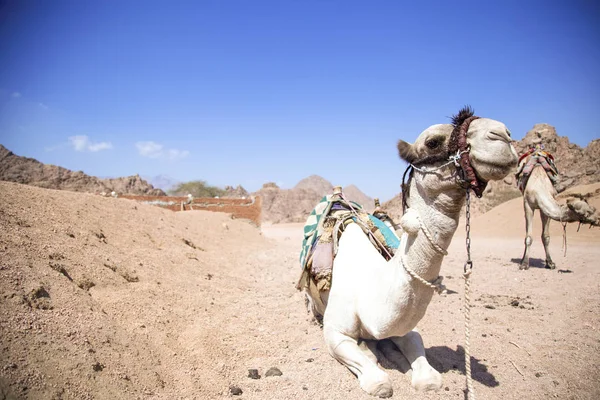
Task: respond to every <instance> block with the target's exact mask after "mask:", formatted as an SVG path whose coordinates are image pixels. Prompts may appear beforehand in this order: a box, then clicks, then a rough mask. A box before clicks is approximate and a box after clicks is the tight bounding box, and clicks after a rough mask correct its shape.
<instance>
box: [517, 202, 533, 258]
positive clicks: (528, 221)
mask: <svg viewBox="0 0 600 400" xmlns="http://www.w3.org/2000/svg"><path fill="white" fill-rule="evenodd" d="M523 208H524V209H525V251H524V252H523V258H521V266H520V267H519V269H529V249H530V248H531V243H533V239H532V238H531V231H532V225H533V224H532V222H533V221H532V220H533V208H531V206H530V205H529V203H527V200H525V198H523Z"/></svg>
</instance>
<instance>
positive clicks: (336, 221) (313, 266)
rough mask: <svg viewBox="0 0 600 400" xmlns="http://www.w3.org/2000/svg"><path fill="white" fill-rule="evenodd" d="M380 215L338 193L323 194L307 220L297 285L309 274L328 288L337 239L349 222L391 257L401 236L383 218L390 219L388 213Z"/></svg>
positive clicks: (301, 285)
mask: <svg viewBox="0 0 600 400" xmlns="http://www.w3.org/2000/svg"><path fill="white" fill-rule="evenodd" d="M377 215H378V216H379V218H377V217H375V216H374V215H372V214H369V213H367V212H366V211H364V210H363V208H362V206H361V205H360V204H358V203H355V202H352V201H349V202H346V201H345V200H344V199H343V198H341V197H340V196H338V195H327V196H324V197H323V198H322V199H321V201H320V202H319V203H318V204H317V205H316V207H315V208H314V209H313V210H312V211H311V213H310V215H309V216H308V219H307V220H306V223H305V224H304V239H303V241H302V249H301V252H300V266H301V267H302V275H301V277H300V281H299V282H298V285H297V288H298V289H302V288H303V287H305V286H306V284H307V281H306V280H307V279H308V278H310V279H312V280H313V281H315V283H318V287H319V289H320V290H327V289H328V288H329V285H330V284H331V273H332V270H333V259H334V258H335V255H336V253H337V241H338V239H339V237H340V236H341V233H342V232H343V230H344V228H345V227H346V226H347V225H348V224H350V223H356V224H358V225H359V226H360V227H361V228H362V229H363V231H364V232H365V234H366V235H367V236H368V237H369V239H370V240H371V243H373V245H374V246H375V248H376V249H377V250H378V251H379V252H380V253H381V254H382V256H383V257H385V258H386V259H389V258H390V257H391V256H392V255H393V254H394V253H395V251H396V249H397V248H398V247H399V246H400V239H399V238H398V236H397V235H396V233H395V232H394V231H393V230H392V229H390V228H389V227H388V226H387V225H386V224H385V222H383V220H385V219H387V220H391V219H390V218H389V217H388V216H387V214H385V213H384V212H379V213H377ZM380 218H381V219H380Z"/></svg>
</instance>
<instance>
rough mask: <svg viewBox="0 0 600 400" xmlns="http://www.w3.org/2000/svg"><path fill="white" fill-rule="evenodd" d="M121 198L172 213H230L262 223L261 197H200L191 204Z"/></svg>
mask: <svg viewBox="0 0 600 400" xmlns="http://www.w3.org/2000/svg"><path fill="white" fill-rule="evenodd" d="M119 198H122V199H129V200H135V201H138V202H140V203H145V204H151V205H154V206H158V207H162V208H166V209H168V210H171V211H192V210H205V211H215V212H224V213H229V214H231V216H232V217H233V218H243V219H248V220H250V221H252V222H254V223H255V224H256V225H257V226H260V222H261V205H262V201H261V198H260V196H256V197H252V198H247V199H230V198H211V197H200V198H195V199H193V200H192V202H191V203H190V202H189V200H188V198H187V197H185V196H133V195H120V196H119Z"/></svg>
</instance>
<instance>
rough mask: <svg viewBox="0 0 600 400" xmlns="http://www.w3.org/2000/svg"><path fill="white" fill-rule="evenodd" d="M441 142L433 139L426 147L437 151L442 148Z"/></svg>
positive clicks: (426, 143)
mask: <svg viewBox="0 0 600 400" xmlns="http://www.w3.org/2000/svg"><path fill="white" fill-rule="evenodd" d="M440 143H441V142H440V141H439V140H438V139H431V140H428V141H427V142H425V145H426V146H427V147H429V148H430V149H431V150H435V149H437V148H438V147H439V146H440Z"/></svg>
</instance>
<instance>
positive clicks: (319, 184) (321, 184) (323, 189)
mask: <svg viewBox="0 0 600 400" xmlns="http://www.w3.org/2000/svg"><path fill="white" fill-rule="evenodd" d="M294 189H306V190H312V191H314V192H316V193H317V194H320V195H321V196H324V195H326V194H330V193H331V192H332V190H333V185H332V184H331V182H329V181H328V180H327V179H325V178H323V177H320V176H319V175H311V176H309V177H307V178H304V179H302V180H301V181H300V182H298V183H297V184H296V186H294Z"/></svg>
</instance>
